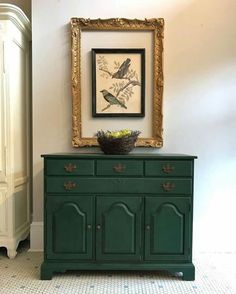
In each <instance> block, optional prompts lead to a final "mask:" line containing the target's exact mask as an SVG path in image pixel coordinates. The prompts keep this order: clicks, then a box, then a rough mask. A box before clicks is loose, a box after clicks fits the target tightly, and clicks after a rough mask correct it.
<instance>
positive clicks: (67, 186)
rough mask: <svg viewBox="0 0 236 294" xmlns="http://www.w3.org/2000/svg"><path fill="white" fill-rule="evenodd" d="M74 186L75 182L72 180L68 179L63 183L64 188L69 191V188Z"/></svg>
mask: <svg viewBox="0 0 236 294" xmlns="http://www.w3.org/2000/svg"><path fill="white" fill-rule="evenodd" d="M75 187H76V183H74V182H71V181H69V182H67V183H64V188H65V189H66V190H69V191H70V190H73V189H74V188H75Z"/></svg>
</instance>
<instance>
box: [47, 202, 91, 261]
mask: <svg viewBox="0 0 236 294" xmlns="http://www.w3.org/2000/svg"><path fill="white" fill-rule="evenodd" d="M92 213H93V202H92V197H89V196H88V197H72V196H67V197H66V199H65V198H62V197H54V196H51V197H48V205H47V217H48V219H47V225H48V233H47V248H48V250H47V254H48V258H52V259H53V258H58V257H60V258H63V259H71V258H73V259H74V258H79V259H88V258H92Z"/></svg>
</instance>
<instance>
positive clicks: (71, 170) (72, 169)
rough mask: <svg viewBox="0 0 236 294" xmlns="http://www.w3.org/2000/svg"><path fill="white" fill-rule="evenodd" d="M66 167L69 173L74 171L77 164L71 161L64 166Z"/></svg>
mask: <svg viewBox="0 0 236 294" xmlns="http://www.w3.org/2000/svg"><path fill="white" fill-rule="evenodd" d="M64 169H65V170H66V171H67V172H68V173H72V172H73V171H74V170H75V169H76V165H75V164H73V163H69V164H67V165H65V166H64Z"/></svg>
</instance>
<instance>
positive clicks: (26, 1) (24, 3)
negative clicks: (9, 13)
mask: <svg viewBox="0 0 236 294" xmlns="http://www.w3.org/2000/svg"><path fill="white" fill-rule="evenodd" d="M0 3H9V4H14V5H16V6H18V7H20V8H21V9H22V10H23V11H24V13H25V14H26V15H27V17H28V18H29V19H30V18H31V0H0Z"/></svg>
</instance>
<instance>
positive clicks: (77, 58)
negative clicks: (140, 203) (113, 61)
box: [71, 18, 164, 147]
mask: <svg viewBox="0 0 236 294" xmlns="http://www.w3.org/2000/svg"><path fill="white" fill-rule="evenodd" d="M96 30H102V31H106V30H107V31H147V30H148V31H153V35H154V48H153V49H154V50H153V119H152V137H151V138H139V139H138V141H137V143H136V146H144V147H162V146H163V137H162V131H163V128H162V123H163V115H162V100H163V66H162V63H163V62H162V54H163V30H164V19H162V18H151V19H144V20H140V19H126V18H109V19H85V18H72V19H71V38H72V40H71V41H72V128H73V139H72V145H73V147H85V146H88V147H89V146H98V143H97V140H96V138H85V137H82V128H81V126H82V120H81V33H82V31H96Z"/></svg>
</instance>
